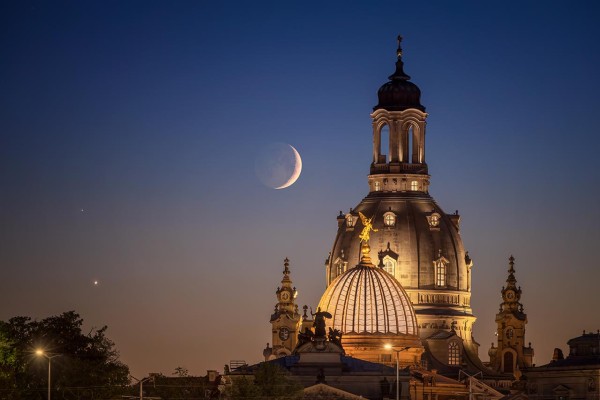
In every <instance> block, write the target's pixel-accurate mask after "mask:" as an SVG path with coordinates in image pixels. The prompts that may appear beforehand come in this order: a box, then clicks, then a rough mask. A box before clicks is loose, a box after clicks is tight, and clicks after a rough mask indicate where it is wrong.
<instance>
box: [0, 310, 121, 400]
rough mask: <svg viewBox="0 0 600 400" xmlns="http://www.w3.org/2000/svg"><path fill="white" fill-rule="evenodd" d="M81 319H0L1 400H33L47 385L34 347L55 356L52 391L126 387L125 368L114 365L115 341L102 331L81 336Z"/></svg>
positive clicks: (64, 315) (43, 363)
mask: <svg viewBox="0 0 600 400" xmlns="http://www.w3.org/2000/svg"><path fill="white" fill-rule="evenodd" d="M82 325H83V319H82V318H81V317H80V316H79V314H77V313H76V312H74V311H68V312H65V313H62V314H60V315H57V316H51V317H48V318H45V319H43V320H41V321H35V320H32V319H31V318H30V317H14V318H11V319H9V320H8V321H7V322H5V321H0V389H2V390H3V392H2V393H0V397H2V398H5V397H6V398H9V397H11V396H8V395H6V396H5V395H4V394H5V393H12V397H14V398H37V397H35V396H36V394H37V393H44V390H45V388H46V385H47V384H48V381H47V379H48V377H47V374H48V372H47V371H48V362H47V359H46V358H42V357H40V356H36V355H35V350H36V349H38V348H39V349H43V350H44V351H45V352H46V353H48V354H54V355H59V356H58V357H55V358H53V359H52V387H53V389H54V390H60V391H63V393H64V392H67V391H74V390H75V389H71V388H75V387H77V388H80V389H78V390H81V388H88V391H89V390H90V389H89V388H92V387H93V388H94V391H95V393H98V394H99V395H100V394H102V395H103V396H110V395H112V394H114V393H116V392H117V391H120V389H121V388H122V387H124V386H125V385H127V384H128V383H129V368H128V367H127V366H126V365H124V364H123V363H121V362H120V361H119V354H118V352H117V351H116V349H115V346H114V343H113V342H112V341H111V340H110V339H108V338H107V337H106V330H107V327H106V326H104V327H102V328H100V329H95V328H93V329H91V330H90V331H89V333H87V334H85V333H83V332H82V330H81V328H82Z"/></svg>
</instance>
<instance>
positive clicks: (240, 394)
mask: <svg viewBox="0 0 600 400" xmlns="http://www.w3.org/2000/svg"><path fill="white" fill-rule="evenodd" d="M230 376H231V377H232V385H231V387H230V388H229V390H228V397H229V398H231V399H249V398H257V399H277V400H287V399H297V398H300V397H301V394H302V386H301V385H300V384H298V383H297V382H295V381H293V380H292V379H290V378H289V376H288V373H287V371H285V370H284V369H282V368H281V367H279V366H278V365H276V364H273V363H272V362H264V363H261V364H260V365H259V367H258V368H257V369H256V371H255V373H254V381H252V380H251V379H249V378H247V377H245V376H241V377H235V375H230Z"/></svg>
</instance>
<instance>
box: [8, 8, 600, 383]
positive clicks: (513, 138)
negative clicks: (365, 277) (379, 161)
mask: <svg viewBox="0 0 600 400" xmlns="http://www.w3.org/2000/svg"><path fill="white" fill-rule="evenodd" d="M323 3H325V4H323ZM416 3H417V2H399V1H388V2H377V3H375V2H366V1H365V2H354V3H353V4H348V2H341V1H340V2H306V1H302V2H300V1H298V2H281V1H278V2H258V3H257V2H241V1H240V2H232V1H229V2H214V1H211V2H209V1H204V2H154V1H127V2H122V1H111V2H109V1H103V2H91V1H89V2H78V1H64V2H39V1H28V0H22V1H5V2H3V3H2V4H1V5H0V266H1V268H2V279H0V292H1V293H2V294H3V295H2V297H3V299H4V300H3V301H2V302H1V304H2V305H1V306H0V319H7V318H9V317H11V316H15V315H31V316H34V317H38V318H42V317H45V316H48V315H51V314H56V313H60V312H62V311H65V310H69V309H75V310H76V311H78V312H80V313H81V314H82V316H83V317H84V319H85V320H86V322H87V324H89V326H101V325H104V324H107V325H109V331H108V333H109V336H110V337H111V338H112V339H114V340H115V342H116V344H117V347H118V348H119V350H120V352H121V357H122V359H123V361H124V362H126V363H127V364H129V365H130V366H131V368H132V371H133V373H134V375H135V374H137V375H142V374H145V373H148V372H163V373H166V374H170V373H172V371H173V370H174V369H175V367H177V366H184V367H187V368H188V369H189V370H190V371H191V372H192V373H194V374H204V373H205V370H206V369H219V370H222V366H223V364H225V363H227V362H228V361H229V360H230V359H245V360H247V361H249V362H255V361H259V360H260V358H261V353H262V348H263V347H264V345H265V343H266V342H268V341H270V339H271V338H270V326H269V323H268V320H269V316H270V313H271V312H272V308H273V304H274V303H275V301H276V299H275V295H274V290H275V288H276V287H277V286H278V285H279V281H280V279H281V270H282V260H283V258H284V257H286V256H287V257H289V258H290V259H291V268H292V278H293V280H294V284H295V285H296V286H297V287H298V289H299V291H300V296H299V302H300V304H301V305H302V304H309V305H312V306H313V307H314V306H315V305H316V304H317V302H318V300H319V298H320V296H321V294H322V292H323V290H324V287H325V279H324V269H323V261H324V259H325V258H326V256H327V252H328V251H329V250H330V247H331V245H332V244H333V239H334V236H335V232H336V220H335V217H336V215H337V213H338V211H339V210H347V209H348V208H350V207H354V206H355V205H356V204H357V203H358V202H359V201H360V199H361V198H362V197H363V196H364V195H366V193H367V184H366V182H367V181H366V175H367V174H368V167H369V163H370V157H371V140H372V139H371V125H370V118H369V113H370V112H371V109H372V107H373V106H374V105H375V104H376V91H377V89H378V87H379V86H380V85H381V84H383V83H384V82H385V81H386V80H387V76H388V75H389V74H391V73H392V72H393V67H394V61H395V48H396V39H395V38H396V35H397V34H398V33H401V34H402V35H403V36H404V37H405V40H404V42H403V48H404V55H405V56H404V60H405V70H406V72H407V73H408V74H409V75H411V76H412V81H413V82H415V83H416V84H417V85H419V87H420V88H421V90H422V93H423V96H422V102H423V104H424V105H425V106H426V107H427V112H428V113H429V115H430V116H429V119H428V128H427V129H428V131H427V162H428V164H429V166H430V172H431V175H432V179H431V193H432V195H433V196H434V197H435V198H436V199H437V201H438V203H439V204H440V205H441V206H442V207H443V208H444V209H445V210H446V211H447V212H452V211H454V210H455V209H458V210H459V211H460V213H461V215H462V222H461V223H462V231H461V233H462V236H463V240H464V243H465V247H466V248H467V249H468V250H469V251H470V254H471V255H472V257H473V259H474V262H475V269H474V275H473V301H472V303H473V308H474V311H475V313H476V315H477V316H478V318H479V320H478V322H477V324H476V328H475V338H476V340H477V341H478V342H480V343H481V344H482V347H481V349H480V356H481V358H482V359H484V360H485V359H487V349H488V348H489V344H490V342H492V341H493V340H494V339H495V338H494V330H495V326H494V314H495V313H496V311H497V308H498V304H499V302H500V294H499V290H500V288H501V286H502V285H503V284H504V280H505V279H506V268H507V258H508V256H509V255H510V254H511V253H512V254H514V255H515V257H516V259H517V261H516V262H517V263H516V269H517V279H518V281H519V284H520V285H521V286H522V288H523V292H524V294H523V302H524V304H525V311H526V312H527V313H528V315H529V325H528V330H527V340H530V341H532V342H533V346H534V348H535V350H536V357H535V362H536V363H538V364H542V363H545V362H547V361H548V360H549V359H550V357H551V354H552V349H553V348H554V347H562V348H563V349H564V348H565V343H566V340H567V339H569V338H571V337H574V336H577V335H579V334H580V333H581V330H582V329H587V330H592V329H593V330H595V329H598V328H600V316H598V313H591V310H592V309H593V307H594V306H595V305H596V304H598V302H599V301H600V294H599V292H598V290H597V286H598V282H600V272H599V268H598V261H597V247H598V243H599V242H600V234H599V233H598V232H599V231H598V225H599V224H600V211H599V209H598V204H599V200H600V188H599V185H600V159H599V157H598V155H597V153H598V150H597V149H598V145H599V140H598V135H599V134H600V128H599V127H600V100H599V98H598V93H600V74H599V73H598V71H600V45H599V42H598V40H599V39H600V24H599V23H598V20H600V7H599V6H598V4H597V2H593V1H589V2H585V1H582V2H576V3H572V2H571V3H570V4H569V2H566V1H565V2H550V1H547V2H537V3H532V2H523V1H514V2H479V1H473V2H466V1H465V2H446V1H440V2H427V3H428V4H416ZM273 141H277V142H287V143H290V144H292V145H293V146H295V147H296V148H297V149H298V151H299V152H300V153H301V155H302V157H303V162H304V169H303V172H302V175H301V177H300V179H299V180H298V182H297V183H296V184H294V185H293V186H292V187H290V188H289V189H286V190H282V191H275V190H271V189H268V188H266V187H264V186H262V185H261V184H260V182H259V181H258V179H257V178H256V177H255V176H254V173H253V168H252V166H253V163H254V157H255V155H256V154H257V153H258V152H259V150H260V149H261V146H264V145H266V144H268V143H270V142H273ZM82 209H83V212H82V211H81V210H82ZM95 279H97V280H99V282H100V284H99V285H98V286H97V287H95V286H94V285H93V281H94V280H95Z"/></svg>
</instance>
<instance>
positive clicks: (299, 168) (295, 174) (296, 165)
mask: <svg viewBox="0 0 600 400" xmlns="http://www.w3.org/2000/svg"><path fill="white" fill-rule="evenodd" d="M288 146H290V147H291V148H292V151H293V152H294V157H295V159H296V160H295V162H294V172H293V173H292V176H290V179H288V181H287V182H286V183H284V184H283V185H281V186H278V187H276V188H275V189H285V188H286V187H289V186H292V185H293V184H294V182H296V181H297V180H298V178H299V177H300V173H301V172H302V158H300V153H298V150H296V149H295V148H294V146H292V145H291V144H288Z"/></svg>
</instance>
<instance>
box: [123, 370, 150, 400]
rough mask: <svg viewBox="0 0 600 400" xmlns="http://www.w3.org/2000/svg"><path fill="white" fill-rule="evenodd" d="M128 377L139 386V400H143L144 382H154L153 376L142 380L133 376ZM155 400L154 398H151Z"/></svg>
mask: <svg viewBox="0 0 600 400" xmlns="http://www.w3.org/2000/svg"><path fill="white" fill-rule="evenodd" d="M129 376H130V377H132V378H133V379H135V380H136V381H137V382H138V383H139V384H140V400H144V382H147V381H150V380H152V381H153V380H154V377H153V376H149V377H147V378H143V379H138V378H136V377H135V376H133V375H129ZM153 398H155V397H153Z"/></svg>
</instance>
